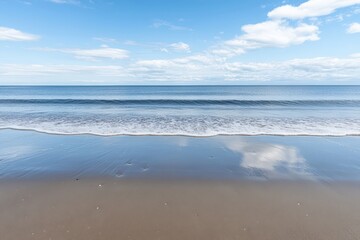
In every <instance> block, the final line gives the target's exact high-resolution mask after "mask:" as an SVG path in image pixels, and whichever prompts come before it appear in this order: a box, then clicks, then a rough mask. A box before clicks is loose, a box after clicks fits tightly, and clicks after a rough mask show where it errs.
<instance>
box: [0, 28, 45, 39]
mask: <svg viewBox="0 0 360 240" xmlns="http://www.w3.org/2000/svg"><path fill="white" fill-rule="evenodd" d="M39 38H40V37H39V36H37V35H34V34H29V33H24V32H21V31H19V30H16V29H13V28H7V27H0V41H1V40H5V41H34V40H37V39H39Z"/></svg>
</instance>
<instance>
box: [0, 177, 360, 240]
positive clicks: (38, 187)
mask: <svg viewBox="0 0 360 240" xmlns="http://www.w3.org/2000/svg"><path fill="white" fill-rule="evenodd" d="M359 203H360V184H359V183H349V182H348V183H339V182H338V183H320V182H312V181H297V182H296V181H281V182H277V181H263V182H256V181H252V182H249V181H213V180H209V181H204V180H169V181H167V180H139V179H138V180H124V179H107V178H97V179H91V178H90V179H79V180H54V179H53V180H31V181H29V180H28V181H25V180H18V181H1V182H0V213H1V214H0V239H1V240H25V239H39V240H40V239H46V240H49V239H52V240H56V239H59V240H60V239H61V240H65V239H77V240H92V239H144V240H145V239H146V240H152V239H164V240H169V239H179V240H186V239H204V240H205V239H206V240H211V239H226V240H230V239H274V240H275V239H276V240H281V239H284V240H285V239H286V240H289V239H324V240H330V239H337V240H339V239H360V205H359Z"/></svg>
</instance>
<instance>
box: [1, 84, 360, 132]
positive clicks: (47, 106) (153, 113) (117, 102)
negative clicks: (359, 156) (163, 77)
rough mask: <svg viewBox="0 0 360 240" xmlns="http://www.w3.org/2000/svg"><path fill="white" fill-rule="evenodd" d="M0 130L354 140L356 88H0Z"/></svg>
mask: <svg viewBox="0 0 360 240" xmlns="http://www.w3.org/2000/svg"><path fill="white" fill-rule="evenodd" d="M0 128H14V129H29V130H37V131H41V132H49V133H58V134H81V133H90V134H98V135H120V134H124V135H188V136H213V135H258V134H268V135H334V136H343V135H360V86H121V87H120V86H101V87H79V86H76V87H75V86H67V87H0Z"/></svg>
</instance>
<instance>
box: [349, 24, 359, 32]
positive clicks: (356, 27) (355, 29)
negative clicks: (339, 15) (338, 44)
mask: <svg viewBox="0 0 360 240" xmlns="http://www.w3.org/2000/svg"><path fill="white" fill-rule="evenodd" d="M347 32H348V33H360V23H352V24H350V26H349V28H348V29H347Z"/></svg>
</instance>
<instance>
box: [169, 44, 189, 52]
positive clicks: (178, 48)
mask: <svg viewBox="0 0 360 240" xmlns="http://www.w3.org/2000/svg"><path fill="white" fill-rule="evenodd" d="M170 47H171V48H172V49H173V50H175V51H179V52H190V46H189V45H188V44H186V43H183V42H177V43H172V44H170Z"/></svg>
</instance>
